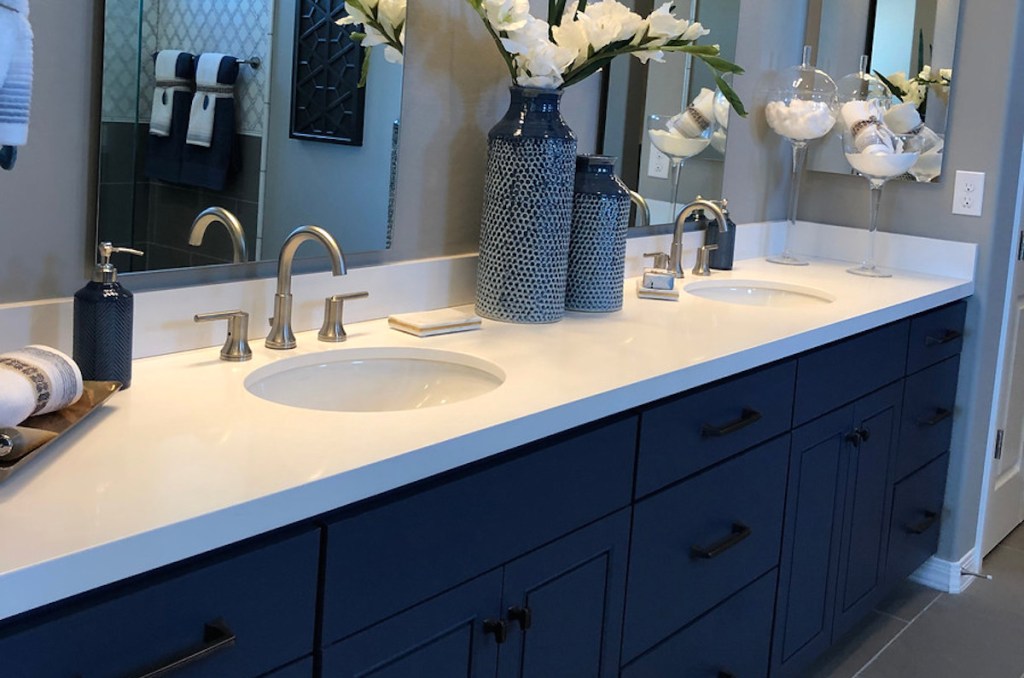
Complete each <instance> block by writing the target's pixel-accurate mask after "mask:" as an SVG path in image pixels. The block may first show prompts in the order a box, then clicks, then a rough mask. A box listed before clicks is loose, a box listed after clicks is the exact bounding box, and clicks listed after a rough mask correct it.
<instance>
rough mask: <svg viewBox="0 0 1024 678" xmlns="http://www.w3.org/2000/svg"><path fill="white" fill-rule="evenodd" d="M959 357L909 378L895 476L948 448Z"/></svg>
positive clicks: (902, 475)
mask: <svg viewBox="0 0 1024 678" xmlns="http://www.w3.org/2000/svg"><path fill="white" fill-rule="evenodd" d="M959 373H960V357H959V356H953V357H952V358H947V359H946V360H944V361H942V362H941V363H939V364H937V365H932V366H931V367H929V368H927V369H924V370H922V371H920V372H918V373H917V374H914V375H911V376H910V377H908V378H907V385H906V390H905V391H904V394H903V422H902V424H901V425H900V443H899V453H898V454H897V458H896V459H897V461H896V477H897V478H903V477H904V476H906V475H907V474H908V473H910V472H911V471H913V470H915V469H918V468H921V466H923V465H924V464H926V463H928V462H929V461H930V460H932V459H934V458H935V457H937V456H939V455H940V454H942V453H943V452H947V451H948V450H949V439H950V436H951V435H952V434H953V408H954V405H955V403H956V384H957V376H958V375H959Z"/></svg>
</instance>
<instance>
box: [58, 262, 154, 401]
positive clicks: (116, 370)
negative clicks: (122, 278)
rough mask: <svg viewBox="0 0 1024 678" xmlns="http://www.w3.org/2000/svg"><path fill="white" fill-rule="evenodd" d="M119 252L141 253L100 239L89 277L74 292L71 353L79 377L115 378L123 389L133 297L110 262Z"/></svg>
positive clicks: (128, 378)
mask: <svg viewBox="0 0 1024 678" xmlns="http://www.w3.org/2000/svg"><path fill="white" fill-rule="evenodd" d="M120 252H124V253H126V254H134V255H135V256H142V255H143V253H142V252H140V251H139V250H134V249H129V248H127V247H114V246H113V245H112V244H110V243H109V242H102V243H100V245H99V261H98V262H97V264H96V267H95V269H93V273H92V280H91V281H90V282H89V283H87V284H86V286H85V287H83V288H82V289H80V290H78V292H76V293H75V327H74V350H73V357H74V359H75V362H76V363H78V366H79V368H81V370H82V378H83V379H87V380H93V381H119V382H121V388H123V389H124V388H128V387H129V386H131V383H132V323H133V316H134V299H133V297H132V293H131V292H129V291H128V290H126V289H125V288H124V286H122V285H121V283H119V282H118V281H117V269H116V268H114V265H113V264H111V263H110V258H111V257H112V256H113V255H114V254H117V253H120Z"/></svg>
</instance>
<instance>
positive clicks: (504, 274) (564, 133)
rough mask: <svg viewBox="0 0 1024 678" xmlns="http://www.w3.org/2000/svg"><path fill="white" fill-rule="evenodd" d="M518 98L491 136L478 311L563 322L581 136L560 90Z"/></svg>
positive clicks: (527, 92)
mask: <svg viewBox="0 0 1024 678" xmlns="http://www.w3.org/2000/svg"><path fill="white" fill-rule="evenodd" d="M511 94H512V96H511V103H510V105H509V109H508V112H507V113H506V114H505V117H504V118H503V119H502V120H501V122H499V123H498V124H497V125H496V126H495V127H494V129H492V130H491V132H490V134H489V135H488V154H487V178H486V182H485V191H484V210H483V220H482V224H481V227H480V260H479V268H478V271H477V287H476V312H477V314H478V315H481V316H483V317H485V318H490V319H492V320H502V321H505V322H514V323H551V322H557V321H558V320H561V319H562V317H563V316H564V315H565V287H566V274H567V271H568V260H569V232H570V229H571V226H572V197H573V177H574V173H575V163H576V136H575V135H574V134H573V133H572V130H570V129H569V127H568V126H567V125H566V124H565V121H564V120H563V119H562V115H561V113H560V112H559V108H558V104H559V100H560V99H561V96H562V93H561V92H560V91H557V90H555V91H553V90H541V89H532V88H524V87H512V88H511Z"/></svg>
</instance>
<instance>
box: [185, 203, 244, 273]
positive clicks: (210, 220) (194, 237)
mask: <svg viewBox="0 0 1024 678" xmlns="http://www.w3.org/2000/svg"><path fill="white" fill-rule="evenodd" d="M211 224H220V225H222V226H223V227H224V228H225V229H227V232H228V235H230V236H231V250H232V257H231V258H232V261H233V263H236V264H239V263H243V262H246V261H248V260H249V256H248V253H247V252H246V247H245V231H244V230H243V229H242V222H241V221H239V220H238V217H236V216H235V215H234V214H232V213H231V211H230V210H227V209H224V208H223V207H208V208H206V209H205V210H203V211H202V212H200V213H199V215H198V216H196V218H195V221H193V222H192V230H190V231H189V234H188V244H189V245H192V247H199V246H200V245H202V244H203V238H204V237H206V229H207V228H209V227H210V225H211Z"/></svg>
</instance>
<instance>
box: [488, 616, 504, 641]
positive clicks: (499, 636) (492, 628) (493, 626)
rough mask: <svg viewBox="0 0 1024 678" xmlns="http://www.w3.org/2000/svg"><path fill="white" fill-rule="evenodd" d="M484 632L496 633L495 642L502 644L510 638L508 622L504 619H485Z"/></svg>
mask: <svg viewBox="0 0 1024 678" xmlns="http://www.w3.org/2000/svg"><path fill="white" fill-rule="evenodd" d="M484 633H491V634H493V635H494V642H496V643H497V644H498V645H501V644H502V643H504V642H505V641H506V640H508V624H507V623H506V622H505V620H504V619H485V620H484Z"/></svg>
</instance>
